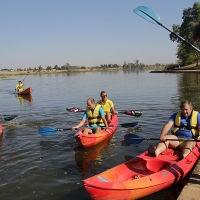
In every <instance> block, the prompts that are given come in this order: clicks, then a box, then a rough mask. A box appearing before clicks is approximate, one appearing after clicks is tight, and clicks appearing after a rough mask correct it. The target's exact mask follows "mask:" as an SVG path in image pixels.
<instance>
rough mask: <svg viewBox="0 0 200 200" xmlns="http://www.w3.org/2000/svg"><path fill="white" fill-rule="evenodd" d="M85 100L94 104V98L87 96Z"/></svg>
mask: <svg viewBox="0 0 200 200" xmlns="http://www.w3.org/2000/svg"><path fill="white" fill-rule="evenodd" d="M87 101H91V103H92V104H95V100H94V99H93V98H88V99H87Z"/></svg>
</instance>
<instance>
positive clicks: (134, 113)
mask: <svg viewBox="0 0 200 200" xmlns="http://www.w3.org/2000/svg"><path fill="white" fill-rule="evenodd" d="M66 110H67V111H69V112H84V110H82V109H81V108H76V107H70V108H66ZM118 113H121V114H126V115H131V116H136V117H140V116H141V115H142V112H141V111H139V110H126V111H119V112H118Z"/></svg>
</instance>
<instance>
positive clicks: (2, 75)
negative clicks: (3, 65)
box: [0, 64, 200, 78]
mask: <svg viewBox="0 0 200 200" xmlns="http://www.w3.org/2000/svg"><path fill="white" fill-rule="evenodd" d="M164 68H165V67H163V66H162V67H158V66H154V67H148V68H142V69H143V70H144V69H154V70H158V71H165V70H164ZM119 70H124V69H123V67H118V68H86V69H81V68H80V69H75V70H55V69H52V70H25V71H2V70H0V78H7V76H16V75H27V74H30V75H42V74H55V73H78V72H101V71H119ZM126 70H128V69H126ZM134 70H140V68H137V69H134ZM179 70H181V71H182V70H187V71H188V70H190V71H191V70H195V71H196V70H200V68H199V67H196V64H191V65H188V66H185V67H180V68H179V69H176V70H173V71H179ZM170 71H172V70H170Z"/></svg>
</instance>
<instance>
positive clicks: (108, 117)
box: [106, 112, 111, 124]
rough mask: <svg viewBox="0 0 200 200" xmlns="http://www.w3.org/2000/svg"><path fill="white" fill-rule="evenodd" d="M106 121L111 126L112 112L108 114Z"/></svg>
mask: <svg viewBox="0 0 200 200" xmlns="http://www.w3.org/2000/svg"><path fill="white" fill-rule="evenodd" d="M106 120H107V122H108V124H110V122H111V113H110V112H106Z"/></svg>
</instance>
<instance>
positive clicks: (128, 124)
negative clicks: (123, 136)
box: [120, 122, 138, 128]
mask: <svg viewBox="0 0 200 200" xmlns="http://www.w3.org/2000/svg"><path fill="white" fill-rule="evenodd" d="M137 125H138V122H132V123H124V124H120V126H122V127H124V128H130V127H134V126H137Z"/></svg>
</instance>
